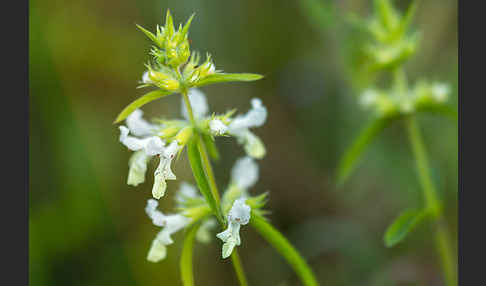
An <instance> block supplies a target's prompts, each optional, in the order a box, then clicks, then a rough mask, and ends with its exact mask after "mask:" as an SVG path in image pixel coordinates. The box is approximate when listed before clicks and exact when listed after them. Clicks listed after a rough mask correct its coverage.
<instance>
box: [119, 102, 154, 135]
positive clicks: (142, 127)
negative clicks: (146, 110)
mask: <svg viewBox="0 0 486 286" xmlns="http://www.w3.org/2000/svg"><path fill="white" fill-rule="evenodd" d="M142 116H143V111H142V110H140V109H135V110H134V111H133V112H132V113H131V114H130V115H129V116H128V117H127V119H126V121H125V122H126V124H127V126H128V129H129V130H130V133H132V134H133V135H135V136H139V137H143V136H150V135H153V134H154V132H155V131H156V127H155V125H152V124H150V123H149V122H147V121H146V120H145V119H143V118H142Z"/></svg>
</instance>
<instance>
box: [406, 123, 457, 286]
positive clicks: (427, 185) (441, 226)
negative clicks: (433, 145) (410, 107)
mask: <svg viewBox="0 0 486 286" xmlns="http://www.w3.org/2000/svg"><path fill="white" fill-rule="evenodd" d="M407 129H408V134H409V138H410V143H411V145H412V150H413V154H414V157H415V162H416V167H417V172H418V176H419V180H420V184H421V185H422V189H423V193H424V199H425V204H426V207H427V208H428V209H429V210H430V211H431V212H432V215H433V216H434V218H435V221H436V222H437V225H436V229H435V243H436V247H437V251H438V253H439V256H440V259H441V264H442V271H443V272H444V278H445V282H446V284H447V285H448V286H455V285H457V268H456V261H455V260H454V255H453V254H452V253H453V250H452V246H451V241H450V235H449V231H448V229H447V226H446V223H445V220H444V217H443V215H442V208H441V204H440V200H439V198H438V195H437V191H436V189H435V187H434V184H433V182H432V177H431V175H430V167H429V162H428V158H427V151H426V149H425V146H424V144H423V140H422V135H421V133H420V129H419V126H418V124H417V121H416V118H415V117H413V116H411V117H409V118H408V119H407Z"/></svg>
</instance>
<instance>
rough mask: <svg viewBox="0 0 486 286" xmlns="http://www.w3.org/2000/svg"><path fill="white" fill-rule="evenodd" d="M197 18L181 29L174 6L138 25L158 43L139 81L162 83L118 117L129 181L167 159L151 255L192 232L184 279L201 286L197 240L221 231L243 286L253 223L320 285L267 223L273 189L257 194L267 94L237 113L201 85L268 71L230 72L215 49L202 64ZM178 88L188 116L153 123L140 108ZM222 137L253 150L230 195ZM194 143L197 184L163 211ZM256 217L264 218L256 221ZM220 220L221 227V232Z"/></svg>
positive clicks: (157, 178) (155, 190)
mask: <svg viewBox="0 0 486 286" xmlns="http://www.w3.org/2000/svg"><path fill="white" fill-rule="evenodd" d="M193 18H194V15H192V16H191V17H190V18H189V20H188V21H187V22H186V23H185V24H184V26H182V25H179V28H178V29H177V30H176V29H175V26H174V22H173V19H172V16H171V14H170V12H169V11H167V16H166V22H165V25H164V26H162V27H161V26H157V27H156V32H155V33H152V32H150V31H148V30H146V29H144V28H142V27H141V26H138V28H139V29H140V30H141V31H142V32H143V33H145V35H147V37H148V38H149V39H150V40H152V42H153V44H154V45H153V47H152V50H151V52H150V55H151V61H150V62H149V63H147V64H146V68H147V70H146V71H145V72H144V74H143V75H142V81H141V85H140V86H139V87H151V88H155V89H154V90H153V91H151V92H148V93H147V94H145V95H144V96H142V97H140V98H138V99H137V100H135V101H133V102H132V103H131V104H129V105H128V106H127V107H126V108H125V109H124V110H123V111H122V112H121V113H120V114H119V115H118V117H117V119H116V120H115V123H118V122H121V121H123V120H125V125H121V126H120V127H119V129H120V138H119V140H120V142H121V143H122V144H123V145H124V146H126V147H127V148H128V149H129V150H131V151H134V153H133V155H132V156H131V158H130V160H129V174H128V179H127V183H128V184H129V185H132V186H137V185H140V184H142V183H143V182H144V181H145V174H146V171H147V164H148V163H149V162H150V161H151V159H153V158H158V159H159V164H158V167H157V168H156V170H155V172H154V184H153V186H152V197H153V198H151V199H149V200H148V201H147V205H146V208H145V212H146V214H147V216H148V217H149V218H150V219H151V220H152V223H153V224H154V225H155V226H158V227H161V228H162V229H161V230H160V232H159V233H158V234H157V236H156V237H155V239H154V240H153V242H152V245H151V247H150V250H149V252H148V255H147V260H148V261H151V262H159V261H161V260H163V259H164V258H165V257H166V256H167V254H168V247H169V245H170V244H172V243H173V240H172V237H171V236H172V234H174V233H176V232H178V231H181V230H187V232H186V234H187V235H186V237H185V241H184V247H183V253H182V255H181V262H180V265H181V278H182V281H183V283H184V285H194V275H193V273H192V249H193V247H195V245H196V244H195V243H194V242H195V241H197V242H201V243H203V244H207V243H209V242H211V241H212V237H213V236H215V237H217V238H218V239H220V240H221V242H222V251H221V257H222V258H223V259H226V258H228V257H231V261H232V263H233V266H234V268H235V272H236V276H237V278H238V281H239V282H240V285H248V281H247V279H246V277H245V274H244V273H245V272H244V270H243V264H242V262H241V260H240V257H239V255H238V252H237V247H238V246H239V245H241V244H242V243H243V241H244V238H243V233H244V229H245V228H246V225H252V226H254V227H255V229H256V230H257V231H259V232H260V233H261V234H262V236H263V237H264V238H265V239H267V240H268V242H269V243H271V244H272V245H273V246H274V247H275V248H276V249H277V250H278V251H279V253H280V254H282V256H283V257H284V258H285V259H286V260H287V261H288V262H289V264H290V265H291V266H292V267H293V268H294V270H295V271H296V273H297V274H298V276H299V277H300V278H301V280H302V282H303V283H304V285H317V282H316V279H315V278H314V276H313V274H312V271H311V270H310V268H309V266H308V265H307V264H306V262H305V260H304V259H303V258H302V257H300V255H299V254H298V252H297V251H296V250H295V249H294V248H293V247H292V246H291V245H290V243H289V242H288V241H287V240H285V239H283V236H282V235H281V234H280V233H279V232H278V231H277V230H275V229H274V228H273V227H272V226H271V225H270V224H269V223H268V222H265V219H264V217H263V216H264V215H265V214H266V213H267V212H266V211H265V210H263V209H262V208H263V207H264V205H265V202H266V200H267V195H266V193H263V194H260V195H252V194H251V193H250V188H252V187H253V186H254V185H255V184H256V182H257V180H258V164H257V162H256V160H257V159H262V158H263V157H264V156H265V154H266V148H265V146H264V144H263V142H262V140H261V139H260V138H259V137H258V136H257V135H255V134H254V133H253V132H252V131H251V129H253V128H255V127H260V126H262V125H263V124H264V123H265V121H266V119H267V113H268V112H267V109H266V107H265V106H264V105H263V103H262V101H261V100H260V99H258V98H253V99H252V100H251V108H250V110H249V111H248V112H246V113H244V114H236V110H230V111H227V112H225V113H220V114H217V113H212V114H210V113H209V105H208V100H207V98H206V96H205V94H204V93H203V92H202V91H201V90H199V89H198V87H200V86H205V85H209V84H215V83H221V82H229V81H254V80H258V79H261V78H262V76H261V75H257V74H248V73H246V74H237V73H233V74H230V73H223V72H222V71H220V70H217V69H216V67H215V64H214V62H213V59H212V57H211V56H210V55H209V54H208V55H207V56H206V59H205V60H204V61H203V62H201V59H200V56H199V54H198V53H197V52H192V51H191V50H190V46H189V27H190V25H191V23H192V20H193ZM176 93H179V94H181V95H182V96H181V115H182V118H180V119H165V118H156V119H154V120H153V121H152V122H149V121H146V120H145V119H144V118H143V112H142V111H141V110H140V107H142V106H143V105H145V104H147V103H149V102H151V101H153V100H156V99H159V98H162V97H164V96H167V95H170V94H176ZM219 137H233V138H235V139H236V141H237V143H238V144H240V145H242V147H243V149H244V150H245V152H246V154H247V155H246V156H245V157H244V158H240V159H239V160H238V161H237V163H236V164H235V167H234V168H233V170H232V176H231V181H230V183H229V184H228V187H227V189H226V190H225V192H224V193H223V194H222V198H220V192H219V190H218V187H217V185H216V180H215V175H214V173H213V170H212V166H211V161H210V160H211V158H213V159H215V158H217V156H218V154H219V153H218V152H217V147H216V144H215V141H216V138H219ZM186 147H187V156H188V158H189V162H190V165H191V170H192V172H193V176H194V179H195V181H196V184H197V185H196V186H194V185H191V184H189V183H186V182H182V183H181V184H180V185H179V191H178V192H177V193H176V194H175V200H176V203H177V206H176V209H175V211H174V212H173V213H170V214H169V213H166V212H165V211H164V212H163V211H161V210H159V209H158V201H157V200H159V199H161V198H162V197H164V196H165V194H166V190H167V189H168V188H169V187H171V186H169V185H168V184H167V181H168V180H176V179H177V177H176V174H175V173H174V172H173V171H172V163H173V162H174V161H177V158H178V156H179V155H180V154H181V153H182V152H183V150H184V149H185V148H186ZM209 156H212V157H211V158H210V157H209ZM254 220H255V221H258V222H256V223H252V221H254ZM262 222H265V223H262ZM218 223H219V228H220V229H219V232H218V233H217V234H216V233H215V232H216V227H217V224H218ZM262 225H263V226H264V227H262Z"/></svg>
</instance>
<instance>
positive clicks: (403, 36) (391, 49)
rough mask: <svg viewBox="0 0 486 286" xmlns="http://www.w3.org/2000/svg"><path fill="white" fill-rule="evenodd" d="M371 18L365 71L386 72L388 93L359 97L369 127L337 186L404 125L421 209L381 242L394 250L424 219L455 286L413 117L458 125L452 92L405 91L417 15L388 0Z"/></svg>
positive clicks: (438, 86)
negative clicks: (385, 134) (389, 129)
mask: <svg viewBox="0 0 486 286" xmlns="http://www.w3.org/2000/svg"><path fill="white" fill-rule="evenodd" d="M374 7H375V15H374V17H373V18H372V19H371V20H369V21H368V22H367V23H368V26H367V28H368V31H369V32H370V38H371V40H370V42H368V43H365V44H364V47H365V49H366V50H367V51H368V53H369V59H368V60H369V63H368V64H369V66H371V67H373V68H374V69H375V70H376V71H379V72H390V73H391V75H392V78H393V80H392V84H391V85H390V86H389V87H388V88H385V89H383V88H376V87H374V86H370V87H368V88H366V89H365V90H364V91H363V92H362V94H361V95H360V103H361V105H362V107H363V108H365V109H368V110H370V111H371V112H372V113H373V117H374V119H373V121H372V122H371V124H369V126H368V127H367V128H365V129H364V130H363V131H362V132H361V134H360V136H359V137H358V139H357V140H356V141H355V142H354V143H353V144H352V145H351V147H350V148H349V149H348V151H347V152H346V153H345V154H344V156H343V158H342V160H341V163H340V165H339V167H338V181H339V183H340V184H341V183H343V182H344V181H345V180H346V179H347V178H348V177H349V175H350V174H351V171H352V170H353V168H354V167H355V165H356V163H357V162H358V158H359V157H360V155H361V154H362V153H363V151H364V150H365V148H366V146H368V145H369V144H370V143H371V141H372V140H373V138H375V137H376V135H377V134H379V133H380V132H381V131H382V130H383V129H384V128H385V127H386V126H388V125H390V124H392V123H394V122H396V121H399V120H403V121H404V122H405V124H406V129H407V131H408V135H409V139H410V144H411V146H412V152H413V155H414V158H415V161H416V168H417V173H418V178H419V181H420V184H421V186H422V190H423V195H424V206H423V207H422V208H419V209H410V210H406V211H404V212H403V213H402V214H401V215H400V216H398V218H397V219H396V220H395V221H394V222H393V223H392V224H391V225H390V226H389V227H388V229H387V231H386V233H385V235H384V242H385V245H386V246H387V247H392V246H394V245H396V244H397V243H399V242H401V241H402V240H403V239H404V238H405V237H406V235H407V234H408V233H410V232H411V231H412V230H413V229H414V228H415V227H416V226H417V225H418V224H419V223H421V222H423V221H425V218H428V219H429V220H430V221H432V222H433V223H434V236H435V242H436V246H437V251H438V254H439V257H440V259H441V264H442V270H443V272H444V280H445V282H446V284H447V285H449V286H452V285H457V265H456V262H455V261H454V260H453V257H454V255H453V247H452V245H451V241H450V237H449V232H448V230H447V226H446V223H445V219H444V217H443V209H442V202H441V200H440V198H439V195H438V193H437V190H436V188H435V186H434V182H433V180H432V177H431V175H430V166H429V163H428V156H427V152H426V148H425V145H424V142H423V139H422V136H421V133H420V127H419V126H418V122H417V119H416V117H417V115H418V114H419V113H421V112H429V113H434V114H439V115H445V116H448V117H452V118H453V119H454V120H457V114H456V112H455V111H454V110H453V109H452V108H451V107H450V106H449V105H448V104H447V99H448V96H449V93H450V88H449V86H448V85H447V84H445V83H439V82H427V81H425V80H421V81H418V82H417V83H415V84H414V85H411V86H410V85H409V83H408V81H407V78H406V74H405V71H404V68H403V65H404V64H405V62H406V60H407V59H409V58H410V56H412V55H413V54H414V53H415V52H416V45H417V42H418V41H417V39H418V37H417V36H416V35H417V33H411V32H410V31H409V30H410V23H411V19H412V17H413V13H414V11H415V7H416V6H415V3H412V4H411V5H410V7H409V8H408V10H407V12H406V13H405V14H404V15H401V14H400V13H399V12H398V11H397V10H395V9H394V8H393V6H392V5H391V3H390V1H389V0H375V6H374Z"/></svg>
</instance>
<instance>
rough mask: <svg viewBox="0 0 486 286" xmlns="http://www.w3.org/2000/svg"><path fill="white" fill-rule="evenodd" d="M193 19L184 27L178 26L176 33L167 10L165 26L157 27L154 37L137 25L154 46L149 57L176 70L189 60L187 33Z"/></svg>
mask: <svg viewBox="0 0 486 286" xmlns="http://www.w3.org/2000/svg"><path fill="white" fill-rule="evenodd" d="M193 18H194V14H193V15H192V16H191V17H190V18H189V20H187V22H186V24H185V25H184V27H183V26H182V25H181V24H180V25H179V29H178V30H177V31H176V30H175V28H174V21H173V19H172V15H171V14H170V11H169V10H167V16H166V18H165V25H164V26H163V27H161V26H158V25H157V31H156V34H155V35H154V34H153V33H151V32H149V31H147V30H146V29H144V28H142V27H141V26H138V25H137V26H138V28H139V29H140V30H142V31H143V32H144V33H145V34H146V35H147V36H148V37H149V38H150V39H151V40H152V41H153V42H154V43H155V44H156V46H154V47H153V48H152V51H151V55H152V56H153V57H154V59H155V60H156V61H157V62H158V63H160V64H161V65H164V66H169V67H172V68H178V67H179V66H180V65H182V64H184V63H185V62H186V61H187V60H188V59H189V56H190V55H191V51H190V49H189V39H188V31H189V27H190V26H191V22H192V19H193Z"/></svg>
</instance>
